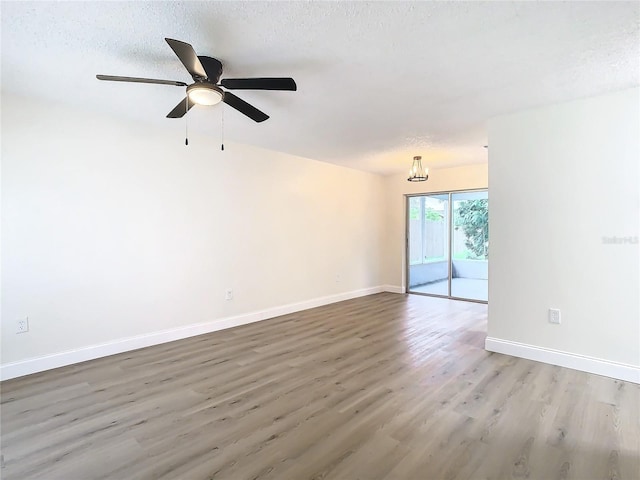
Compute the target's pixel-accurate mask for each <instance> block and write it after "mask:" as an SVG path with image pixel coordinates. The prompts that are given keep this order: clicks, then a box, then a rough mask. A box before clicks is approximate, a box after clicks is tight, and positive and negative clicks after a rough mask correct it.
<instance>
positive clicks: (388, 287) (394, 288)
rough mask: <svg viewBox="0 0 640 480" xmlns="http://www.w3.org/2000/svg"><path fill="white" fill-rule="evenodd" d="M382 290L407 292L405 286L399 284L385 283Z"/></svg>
mask: <svg viewBox="0 0 640 480" xmlns="http://www.w3.org/2000/svg"><path fill="white" fill-rule="evenodd" d="M382 291H383V292H389V293H405V291H404V288H402V287H401V286H399V285H383V286H382Z"/></svg>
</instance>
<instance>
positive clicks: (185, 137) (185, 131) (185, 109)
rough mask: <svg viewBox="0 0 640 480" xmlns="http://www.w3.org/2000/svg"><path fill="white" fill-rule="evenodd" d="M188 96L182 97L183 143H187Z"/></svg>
mask: <svg viewBox="0 0 640 480" xmlns="http://www.w3.org/2000/svg"><path fill="white" fill-rule="evenodd" d="M187 113H189V97H186V98H185V99H184V144H185V145H189V115H187Z"/></svg>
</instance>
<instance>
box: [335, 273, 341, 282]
mask: <svg viewBox="0 0 640 480" xmlns="http://www.w3.org/2000/svg"><path fill="white" fill-rule="evenodd" d="M341 281H342V277H341V276H340V274H337V275H336V283H340V282H341Z"/></svg>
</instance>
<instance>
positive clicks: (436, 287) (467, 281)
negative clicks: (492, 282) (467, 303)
mask: <svg viewBox="0 0 640 480" xmlns="http://www.w3.org/2000/svg"><path fill="white" fill-rule="evenodd" d="M448 283H449V282H448V281H447V280H439V281H436V282H431V283H427V284H425V285H417V286H414V287H409V292H415V293H430V294H434V295H448V294H449V292H448V288H449V285H448ZM488 287H489V282H488V281H487V280H482V279H477V278H452V279H451V296H452V297H458V298H468V299H471V300H484V301H487V300H488V298H489V292H488V290H489V288H488Z"/></svg>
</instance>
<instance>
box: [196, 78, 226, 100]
mask: <svg viewBox="0 0 640 480" xmlns="http://www.w3.org/2000/svg"><path fill="white" fill-rule="evenodd" d="M187 96H188V97H189V100H191V101H192V102H193V103H195V104H197V105H217V104H218V103H220V102H221V101H222V99H223V98H224V92H223V91H222V89H221V88H220V87H218V86H216V85H213V84H211V83H204V82H202V83H194V84H193V85H189V86H188V87H187Z"/></svg>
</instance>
